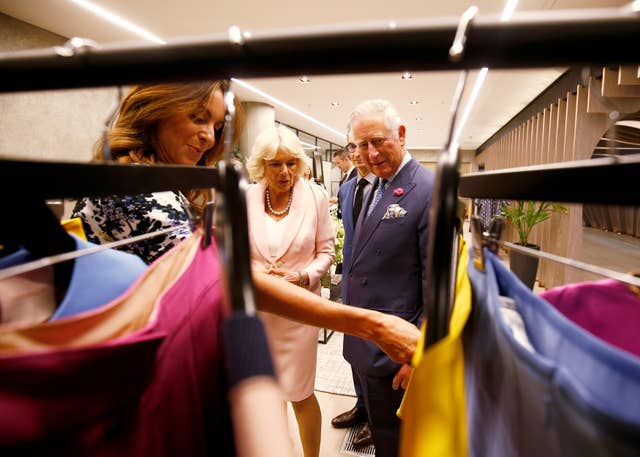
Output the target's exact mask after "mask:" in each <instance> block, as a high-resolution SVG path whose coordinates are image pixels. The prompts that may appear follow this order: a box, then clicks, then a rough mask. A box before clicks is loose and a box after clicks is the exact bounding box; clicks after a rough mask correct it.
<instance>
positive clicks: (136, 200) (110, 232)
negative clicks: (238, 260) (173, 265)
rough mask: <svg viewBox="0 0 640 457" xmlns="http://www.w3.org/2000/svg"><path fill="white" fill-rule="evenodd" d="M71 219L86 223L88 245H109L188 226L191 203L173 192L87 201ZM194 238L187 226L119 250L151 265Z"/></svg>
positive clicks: (74, 209)
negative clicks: (190, 238)
mask: <svg viewBox="0 0 640 457" xmlns="http://www.w3.org/2000/svg"><path fill="white" fill-rule="evenodd" d="M71 217H79V218H80V219H82V225H83V228H84V231H85V234H86V236H87V240H88V241H90V242H92V243H95V244H105V243H110V242H113V241H118V240H123V239H127V238H131V237H134V236H138V235H144V234H146V233H151V232H155V231H158V230H162V229H166V228H169V227H175V226H179V225H184V224H186V223H188V222H189V201H188V200H187V199H186V198H185V197H184V195H182V194H181V193H180V192H172V191H168V192H153V193H150V194H140V195H134V196H115V195H112V196H108V197H97V198H96V197H94V198H83V199H81V200H78V201H77V202H76V204H75V207H74V208H73V210H72V213H71ZM190 234H191V229H190V228H189V226H188V225H186V226H184V227H183V228H180V229H178V230H176V231H173V232H169V233H165V234H162V235H158V236H155V237H153V238H147V239H145V240H142V241H139V242H137V243H132V244H127V245H125V246H122V247H120V248H118V249H121V250H123V251H126V252H130V253H132V254H135V255H137V256H139V257H140V258H142V260H144V261H145V262H146V263H151V262H153V261H154V260H156V259H157V258H158V257H160V256H161V255H162V254H164V253H165V252H166V251H168V250H169V249H171V248H172V247H173V246H175V245H176V244H177V243H179V242H180V241H182V240H183V239H184V238H186V237H188V236H189V235H190Z"/></svg>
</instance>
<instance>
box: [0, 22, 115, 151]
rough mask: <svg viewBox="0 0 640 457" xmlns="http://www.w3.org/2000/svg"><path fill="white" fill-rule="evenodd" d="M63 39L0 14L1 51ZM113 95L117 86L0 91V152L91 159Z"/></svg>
mask: <svg viewBox="0 0 640 457" xmlns="http://www.w3.org/2000/svg"><path fill="white" fill-rule="evenodd" d="M66 40H67V39H66V38H65V37H62V36H60V35H56V34H53V33H50V32H47V31H45V30H42V29H40V28H38V27H34V26H32V25H30V24H27V23H25V22H22V21H19V20H17V19H15V18H12V17H10V16H7V15H4V14H0V51H17V50H22V49H32V48H42V47H50V46H57V45H60V44H63V43H64V42H65V41H66ZM42 77H43V78H46V75H45V74H43V75H42ZM116 97H117V89H116V88H100V89H82V90H56V91H36V92H19V93H3V94H0V157H3V158H8V157H12V158H18V159H22V160H24V159H34V160H38V159H42V160H72V161H82V162H84V161H88V160H90V159H91V151H92V148H93V145H94V143H95V142H96V140H97V139H98V138H99V136H100V135H101V132H102V130H103V125H104V121H105V119H106V118H107V117H108V115H109V114H110V112H111V110H112V109H113V108H114V107H115V103H116Z"/></svg>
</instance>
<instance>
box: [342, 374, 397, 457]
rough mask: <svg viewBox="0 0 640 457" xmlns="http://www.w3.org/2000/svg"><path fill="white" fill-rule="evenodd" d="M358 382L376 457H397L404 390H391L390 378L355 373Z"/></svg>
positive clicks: (391, 378)
mask: <svg viewBox="0 0 640 457" xmlns="http://www.w3.org/2000/svg"><path fill="white" fill-rule="evenodd" d="M354 371H355V370H354ZM355 372H356V375H357V376H358V378H359V380H360V387H361V388H362V394H363V397H364V402H365V406H366V408H367V414H368V415H369V425H370V426H371V435H372V437H373V444H374V445H375V447H376V457H397V455H398V449H399V443H400V419H398V416H396V411H397V410H398V407H400V402H401V401H402V396H403V395H404V390H402V389H398V390H393V388H392V387H391V385H392V382H393V375H392V376H385V377H382V378H374V377H371V376H366V375H364V374H363V373H361V372H359V371H355Z"/></svg>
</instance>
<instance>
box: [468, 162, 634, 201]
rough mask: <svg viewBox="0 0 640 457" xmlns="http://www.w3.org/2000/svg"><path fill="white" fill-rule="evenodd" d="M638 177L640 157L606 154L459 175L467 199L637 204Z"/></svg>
mask: <svg viewBox="0 0 640 457" xmlns="http://www.w3.org/2000/svg"><path fill="white" fill-rule="evenodd" d="M638 177H640V157H606V158H602V159H591V160H577V161H572V162H561V163H553V164H548V165H535V166H531V167H518V168H508V169H504V170H497V171H485V172H477V173H468V174H465V175H462V176H461V177H460V187H459V194H460V196H462V197H469V198H494V199H504V200H537V201H553V202H566V203H605V204H606V203H608V204H616V205H640V192H638V182H637V181H638ZM594 183H598V185H597V186H595V185H594Z"/></svg>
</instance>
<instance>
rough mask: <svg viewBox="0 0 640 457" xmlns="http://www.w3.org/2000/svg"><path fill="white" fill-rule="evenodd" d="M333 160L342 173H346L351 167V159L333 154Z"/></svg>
mask: <svg viewBox="0 0 640 457" xmlns="http://www.w3.org/2000/svg"><path fill="white" fill-rule="evenodd" d="M333 161H334V162H335V163H336V165H337V166H338V168H340V170H341V171H342V172H343V173H346V172H347V171H349V168H351V161H350V160H348V159H346V158H343V157H340V156H335V157H334V158H333Z"/></svg>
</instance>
